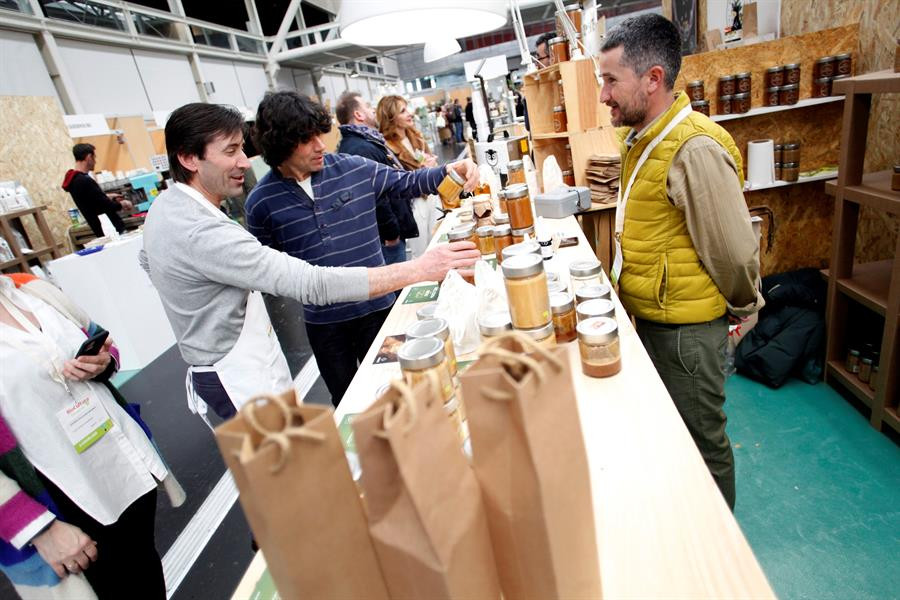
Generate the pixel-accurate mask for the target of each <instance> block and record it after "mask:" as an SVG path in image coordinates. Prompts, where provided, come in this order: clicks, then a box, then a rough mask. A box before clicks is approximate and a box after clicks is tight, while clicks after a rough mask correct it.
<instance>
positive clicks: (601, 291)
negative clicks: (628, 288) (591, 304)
mask: <svg viewBox="0 0 900 600" xmlns="http://www.w3.org/2000/svg"><path fill="white" fill-rule="evenodd" d="M611 295H612V288H610V287H609V284H608V283H600V284H596V285H585V286H582V287H580V288H578V289H577V290H575V304H576V305H577V304H581V303H582V302H584V301H585V300H594V299H596V298H605V299H607V300H609V299H610V297H611Z"/></svg>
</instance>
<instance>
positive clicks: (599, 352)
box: [575, 317, 622, 377]
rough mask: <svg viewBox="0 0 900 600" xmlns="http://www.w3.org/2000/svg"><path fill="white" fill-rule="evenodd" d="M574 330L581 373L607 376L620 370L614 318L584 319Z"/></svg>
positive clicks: (619, 352) (616, 329) (619, 354)
mask: <svg viewBox="0 0 900 600" xmlns="http://www.w3.org/2000/svg"><path fill="white" fill-rule="evenodd" d="M575 330H576V332H577V334H578V350H579V353H580V354H581V372H582V373H584V374H585V375H587V376H588V377H609V376H611V375H615V374H616V373H618V372H619V371H621V370H622V349H621V346H620V345H619V326H618V324H617V323H616V321H615V319H609V318H606V317H594V318H592V319H586V320H584V321H582V322H580V323H579V324H578V325H577V326H576V328H575Z"/></svg>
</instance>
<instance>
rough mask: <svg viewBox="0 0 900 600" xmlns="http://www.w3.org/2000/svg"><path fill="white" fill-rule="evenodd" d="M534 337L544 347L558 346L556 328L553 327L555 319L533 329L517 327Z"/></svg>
mask: <svg viewBox="0 0 900 600" xmlns="http://www.w3.org/2000/svg"><path fill="white" fill-rule="evenodd" d="M516 331H520V332H522V333H524V334H525V335H527V336H528V337H530V338H531V339H533V340H534V341H535V342H537V343H538V345H539V346H543V347H544V348H555V347H556V329H554V328H553V321H551V322H549V323H547V324H546V325H544V326H542V327H533V328H531V329H516Z"/></svg>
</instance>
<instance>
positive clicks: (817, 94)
mask: <svg viewBox="0 0 900 600" xmlns="http://www.w3.org/2000/svg"><path fill="white" fill-rule="evenodd" d="M830 95H831V77H822V78H820V79H814V80H813V84H812V91H811V92H810V97H811V98H827V97H828V96H830Z"/></svg>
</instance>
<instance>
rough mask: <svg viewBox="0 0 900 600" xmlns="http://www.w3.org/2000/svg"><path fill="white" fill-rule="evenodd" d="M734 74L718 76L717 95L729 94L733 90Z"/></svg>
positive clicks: (732, 92) (731, 93)
mask: <svg viewBox="0 0 900 600" xmlns="http://www.w3.org/2000/svg"><path fill="white" fill-rule="evenodd" d="M735 89H736V88H735V80H734V75H723V76H722V77H719V96H720V97H721V96H731V95H733V94H734V92H735Z"/></svg>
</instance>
